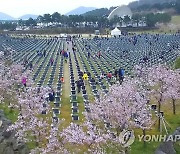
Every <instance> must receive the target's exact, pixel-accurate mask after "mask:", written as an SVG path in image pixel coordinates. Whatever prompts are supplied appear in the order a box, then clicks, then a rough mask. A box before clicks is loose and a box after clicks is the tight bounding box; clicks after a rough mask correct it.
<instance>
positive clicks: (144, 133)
mask: <svg viewBox="0 0 180 154" xmlns="http://www.w3.org/2000/svg"><path fill="white" fill-rule="evenodd" d="M142 131H143V142H144V146H145V145H146V142H145V136H146V130H145V129H143V130H142Z"/></svg>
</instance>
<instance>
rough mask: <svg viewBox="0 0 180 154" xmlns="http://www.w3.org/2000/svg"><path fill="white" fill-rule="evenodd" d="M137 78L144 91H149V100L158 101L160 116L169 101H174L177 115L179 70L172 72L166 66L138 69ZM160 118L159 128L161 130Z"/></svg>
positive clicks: (136, 71)
mask: <svg viewBox="0 0 180 154" xmlns="http://www.w3.org/2000/svg"><path fill="white" fill-rule="evenodd" d="M135 76H136V78H137V80H139V81H140V82H141V84H144V86H143V88H144V89H149V94H148V97H149V100H151V101H154V98H155V100H157V103H158V114H160V113H161V106H162V104H163V103H165V102H166V100H168V99H172V103H173V113H174V114H175V100H176V99H179V98H180V90H179V87H180V74H179V71H178V70H172V69H170V68H169V67H167V66H165V65H155V66H153V67H149V68H145V67H144V68H143V67H136V68H135ZM152 98H153V99H152ZM160 122H161V119H160V116H159V121H158V128H159V130H160Z"/></svg>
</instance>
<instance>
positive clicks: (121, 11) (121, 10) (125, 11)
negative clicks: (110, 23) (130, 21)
mask: <svg viewBox="0 0 180 154" xmlns="http://www.w3.org/2000/svg"><path fill="white" fill-rule="evenodd" d="M115 15H117V16H118V17H122V18H123V17H124V16H126V15H128V16H130V17H131V16H132V12H131V9H130V8H129V7H127V6H126V5H122V6H119V7H117V8H115V9H114V10H113V11H112V12H111V13H110V14H109V16H108V19H109V20H111V19H112V18H113V17H114V16H115Z"/></svg>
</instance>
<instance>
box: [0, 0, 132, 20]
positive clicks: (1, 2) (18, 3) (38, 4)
mask: <svg viewBox="0 0 180 154" xmlns="http://www.w3.org/2000/svg"><path fill="white" fill-rule="evenodd" d="M131 1H133V0H0V12H3V13H7V14H9V15H11V16H13V17H16V18H17V17H20V16H22V15H24V14H36V15H43V14H44V13H50V14H51V13H54V12H59V13H61V14H65V13H67V12H69V11H71V10H73V9H75V8H77V7H79V6H87V7H97V8H102V7H108V8H109V7H111V6H118V5H122V4H128V3H129V2H131Z"/></svg>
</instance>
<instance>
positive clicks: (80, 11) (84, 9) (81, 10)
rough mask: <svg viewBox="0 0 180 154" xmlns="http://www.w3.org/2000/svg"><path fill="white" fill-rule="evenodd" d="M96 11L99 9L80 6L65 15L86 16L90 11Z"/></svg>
mask: <svg viewBox="0 0 180 154" xmlns="http://www.w3.org/2000/svg"><path fill="white" fill-rule="evenodd" d="M95 9H97V8H95V7H85V6H80V7H78V8H75V9H73V10H71V11H69V12H67V13H66V14H65V15H81V14H84V13H86V12H89V11H92V10H95Z"/></svg>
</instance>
